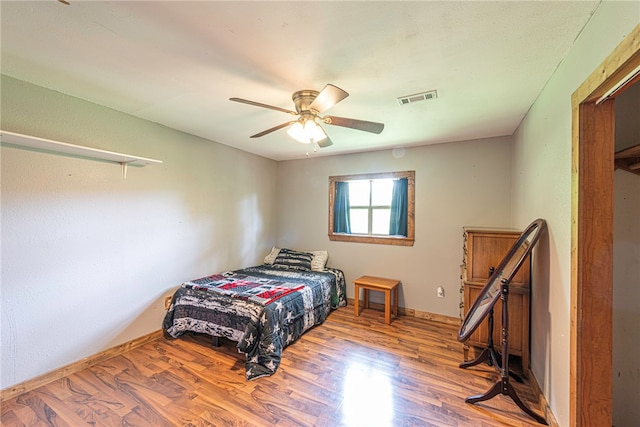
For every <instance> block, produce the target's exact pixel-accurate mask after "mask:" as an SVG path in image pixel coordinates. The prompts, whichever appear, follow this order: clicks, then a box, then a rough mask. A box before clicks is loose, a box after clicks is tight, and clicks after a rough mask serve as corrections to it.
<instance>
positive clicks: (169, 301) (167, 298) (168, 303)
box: [164, 295, 173, 310]
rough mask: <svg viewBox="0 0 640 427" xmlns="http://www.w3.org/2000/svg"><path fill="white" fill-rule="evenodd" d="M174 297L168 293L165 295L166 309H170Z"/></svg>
mask: <svg viewBox="0 0 640 427" xmlns="http://www.w3.org/2000/svg"><path fill="white" fill-rule="evenodd" d="M172 298H173V297H172V296H171V295H168V296H166V297H164V309H165V310H169V307H171V299H172Z"/></svg>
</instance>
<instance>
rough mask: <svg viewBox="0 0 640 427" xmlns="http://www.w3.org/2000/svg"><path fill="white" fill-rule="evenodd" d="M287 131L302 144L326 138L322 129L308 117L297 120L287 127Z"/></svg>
mask: <svg viewBox="0 0 640 427" xmlns="http://www.w3.org/2000/svg"><path fill="white" fill-rule="evenodd" d="M287 133H288V134H289V136H290V137H291V138H293V139H295V140H296V141H298V142H301V143H303V144H311V143H313V142H316V143H317V142H319V141H322V140H324V139H326V138H327V134H326V133H324V130H322V128H321V127H320V126H319V125H318V124H317V123H316V122H315V121H314V120H310V119H303V120H298V121H297V122H295V123H294V124H292V125H291V126H290V127H289V129H287Z"/></svg>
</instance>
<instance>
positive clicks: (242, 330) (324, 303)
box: [163, 265, 347, 380]
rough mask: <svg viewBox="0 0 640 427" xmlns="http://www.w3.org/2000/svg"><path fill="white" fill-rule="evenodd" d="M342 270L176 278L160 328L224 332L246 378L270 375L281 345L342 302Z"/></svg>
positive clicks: (175, 332)
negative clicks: (243, 360)
mask: <svg viewBox="0 0 640 427" xmlns="http://www.w3.org/2000/svg"><path fill="white" fill-rule="evenodd" d="M345 286H346V285H345V280H344V274H343V273H342V271H341V270H338V269H333V268H325V270H324V271H323V272H316V271H298V270H288V269H279V268H274V267H271V266H268V265H261V266H256V267H249V268H245V269H241V270H236V271H230V272H225V273H221V274H214V275H211V276H207V277H203V278H200V279H196V280H191V281H189V282H185V283H183V284H182V286H181V287H180V288H178V290H177V291H176V292H175V294H174V295H173V300H172V303H171V307H170V308H169V311H168V312H167V314H166V316H165V318H164V322H163V329H164V330H165V331H166V332H167V333H168V334H169V335H171V336H172V337H175V338H177V337H179V336H180V335H182V334H183V333H185V332H187V331H191V332H198V333H205V334H208V335H212V336H215V337H225V338H228V339H230V340H232V341H236V342H237V343H238V345H237V347H238V350H239V351H240V352H241V353H244V354H245V356H246V359H247V360H246V378H247V379H248V380H253V379H256V378H260V377H263V376H268V375H272V374H274V373H275V372H276V370H277V369H278V366H279V365H280V359H281V357H282V350H283V349H284V348H285V347H286V346H287V345H289V344H291V343H293V342H294V341H295V340H297V339H298V338H299V337H300V336H301V335H302V334H303V333H304V332H305V331H307V330H308V329H310V328H312V327H313V326H315V325H318V324H320V323H322V322H323V321H324V320H325V319H326V318H327V316H328V315H329V313H330V312H331V311H332V310H334V309H336V308H338V307H340V306H345V305H346V304H347V300H346V288H345Z"/></svg>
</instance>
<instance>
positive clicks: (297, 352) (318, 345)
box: [0, 307, 539, 427]
mask: <svg viewBox="0 0 640 427" xmlns="http://www.w3.org/2000/svg"><path fill="white" fill-rule="evenodd" d="M456 334H457V328H456V327H455V326H452V325H448V324H438V323H435V322H433V321H429V320H426V319H420V318H414V317H407V316H400V317H398V318H395V319H394V320H393V322H392V323H391V324H390V325H387V324H385V323H384V316H383V313H382V312H380V311H377V310H372V309H370V310H365V311H363V312H362V313H361V315H360V316H359V317H355V316H354V314H353V308H352V307H345V308H341V309H338V310H337V311H335V312H334V313H332V314H331V315H330V316H329V318H328V319H327V320H326V321H325V322H324V323H323V324H322V325H319V326H317V327H315V328H313V329H312V330H310V331H308V332H307V333H306V334H305V335H304V336H303V337H302V338H301V339H300V340H299V341H298V342H296V343H294V344H293V345H291V346H289V347H288V348H286V349H285V350H284V353H283V359H282V363H281V365H280V368H279V369H278V372H276V374H275V375H273V376H271V377H266V378H261V379H257V380H254V381H246V380H245V359H244V356H243V355H242V354H239V353H238V351H237V349H236V343H234V342H231V341H227V340H221V345H220V347H216V348H213V347H212V346H211V339H210V337H207V336H202V335H191V334H190V335H186V336H184V337H181V338H179V339H172V340H168V339H166V338H162V337H161V338H158V339H157V340H155V341H150V342H146V343H144V344H143V345H141V346H139V347H136V348H132V349H129V350H127V351H126V352H124V353H122V354H120V355H117V356H114V357H112V358H111V359H108V360H104V361H102V362H100V363H98V364H96V365H93V366H91V367H89V368H86V369H84V370H82V371H79V372H76V373H74V374H71V375H68V376H67V377H65V378H63V379H60V380H56V381H53V382H51V383H49V384H46V385H44V386H41V387H39V388H37V389H35V390H33V391H31V392H27V393H22V394H21V395H19V396H16V397H14V398H12V399H8V400H7V401H6V402H2V412H1V414H0V422H1V425H2V426H3V427H4V426H6V427H15V426H40V425H42V426H45V425H46V426H66V425H70V426H73V427H80V426H84V425H86V426H123V425H124V426H154V427H155V426H188V427H191V426H193V427H196V426H198V427H209V426H223V425H224V426H227V425H230V426H287V427H288V426H292V427H293V426H295V427H300V426H318V427H325V426H326V427H334V426H344V427H356V426H363V425H366V426H376V427H395V426H421V427H423V426H438V427H440V426H451V427H460V426H463V427H466V426H474V427H475V426H484V427H498V426H513V427H531V426H538V425H539V424H537V423H536V422H535V421H534V420H533V419H531V418H530V417H529V416H528V415H526V414H525V413H524V412H522V411H521V410H520V408H518V407H517V406H516V405H515V403H513V401H511V400H510V398H508V397H507V396H501V395H498V396H496V397H494V398H493V399H491V400H488V401H485V402H479V403H476V404H473V405H472V404H468V403H465V399H466V398H467V397H469V396H472V395H476V394H481V393H484V392H486V391H487V390H488V389H489V388H491V387H492V386H493V385H494V384H495V383H496V381H498V379H499V374H498V372H497V371H496V370H495V368H493V367H490V366H487V365H478V366H475V367H473V368H469V369H461V368H459V367H458V365H459V364H460V363H461V362H462V361H463V360H462V346H461V344H460V343H458V342H457V340H456ZM512 384H513V385H514V387H515V388H516V390H517V393H518V395H519V397H520V398H521V399H522V400H523V401H524V402H525V403H526V404H527V405H529V406H530V407H531V408H532V409H534V410H536V411H537V409H538V408H537V406H536V402H535V401H534V399H535V395H534V392H533V390H532V389H531V387H530V386H529V385H528V383H526V382H525V383H524V384H516V383H515V381H514V382H512Z"/></svg>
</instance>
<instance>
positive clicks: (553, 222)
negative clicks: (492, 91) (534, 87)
mask: <svg viewBox="0 0 640 427" xmlns="http://www.w3.org/2000/svg"><path fill="white" fill-rule="evenodd" d="M638 22H640V3H638V2H609V1H605V2H603V3H602V4H601V5H600V7H599V8H598V9H597V10H596V12H595V14H594V16H593V17H592V19H591V21H590V22H589V23H588V24H587V26H586V28H585V29H584V31H583V33H582V34H581V35H580V37H579V38H578V39H577V40H576V43H575V45H574V46H573V47H572V49H571V51H570V52H569V53H568V55H567V57H566V58H565V59H564V61H563V62H562V63H561V64H560V66H559V67H558V69H557V70H556V72H555V73H554V75H553V76H552V78H551V79H550V80H549V82H548V83H547V85H546V87H545V88H544V90H543V91H542V93H541V94H540V96H539V97H538V99H537V100H536V102H535V103H534V105H533V107H532V108H531V110H530V111H529V113H528V114H527V116H526V118H525V119H524V121H523V122H522V124H521V126H520V128H519V129H518V131H517V132H516V135H515V143H514V147H513V159H512V160H513V161H512V168H513V169H512V170H513V172H512V177H513V183H512V191H513V195H512V203H513V205H512V214H513V217H512V224H513V225H514V226H516V227H520V228H521V227H525V226H526V225H527V224H528V223H529V222H530V218H531V217H541V218H544V219H546V221H547V224H548V226H549V233H548V235H547V237H545V238H543V239H541V241H540V242H539V244H538V247H537V249H536V251H535V252H536V253H535V258H534V264H533V269H532V275H533V277H532V312H531V322H532V326H531V367H532V371H533V374H534V375H535V377H536V379H537V381H538V383H539V384H540V386H541V387H542V390H543V392H544V394H545V396H546V399H547V401H548V402H549V405H550V407H551V410H552V411H553V413H554V415H555V417H556V419H557V421H558V423H559V424H560V425H561V426H564V425H568V424H569V357H570V354H569V350H568V349H569V341H570V326H571V325H570V290H571V271H570V269H571V94H572V93H573V92H574V91H575V90H576V89H577V88H578V87H579V86H580V85H581V84H582V82H583V81H584V80H585V79H586V78H587V77H588V76H589V74H590V73H591V72H592V71H593V70H594V69H595V68H596V66H597V65H598V64H600V63H601V62H602V61H603V60H604V59H605V58H606V56H607V55H608V54H609V53H610V52H611V51H613V50H614V49H615V47H616V46H617V45H618V44H619V43H620V42H621V41H622V40H623V38H624V37H625V36H626V35H627V34H628V33H629V32H630V31H631V30H632V29H633V28H634V27H635V25H637V24H638Z"/></svg>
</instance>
